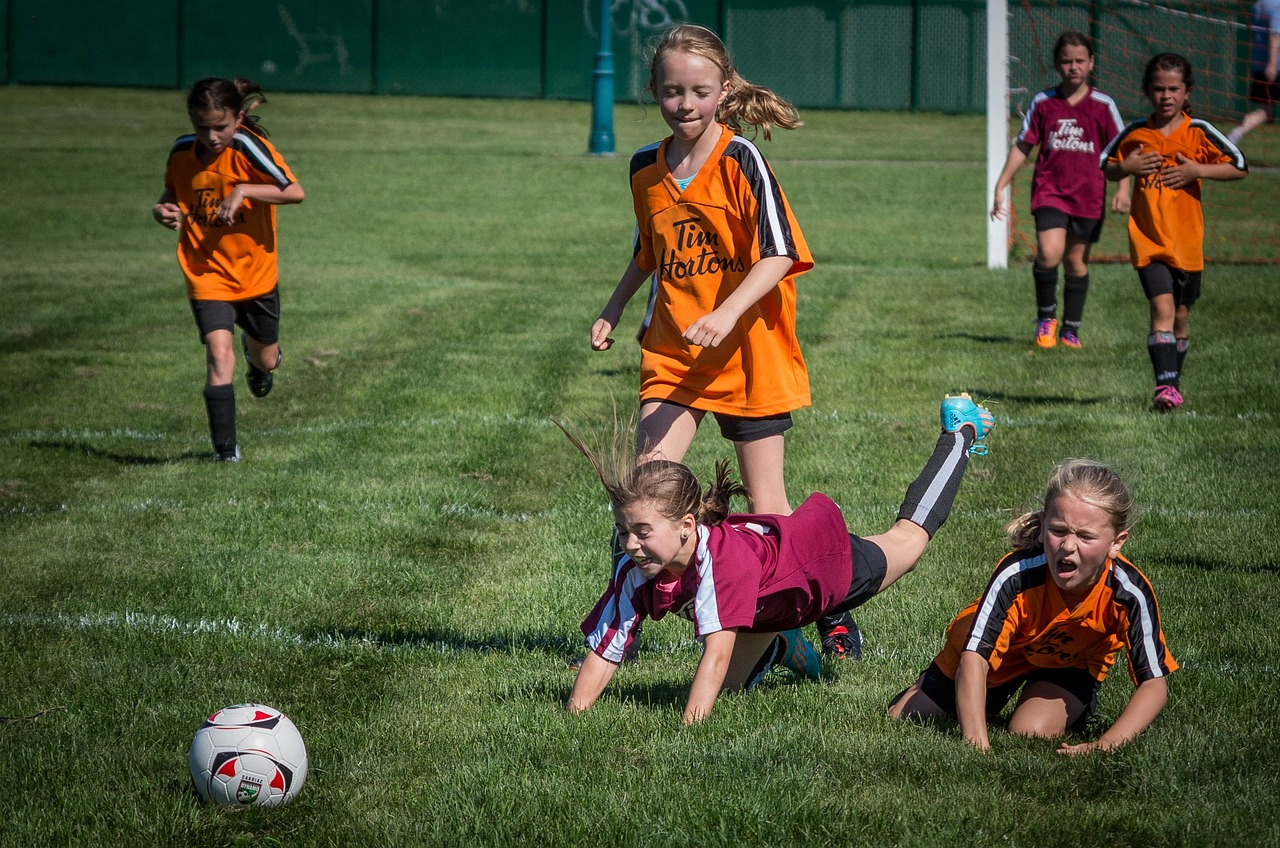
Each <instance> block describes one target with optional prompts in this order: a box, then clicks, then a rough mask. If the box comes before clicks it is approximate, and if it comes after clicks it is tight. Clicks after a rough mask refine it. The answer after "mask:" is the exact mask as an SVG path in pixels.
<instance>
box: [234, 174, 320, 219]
mask: <svg viewBox="0 0 1280 848" xmlns="http://www.w3.org/2000/svg"><path fill="white" fill-rule="evenodd" d="M305 197H306V194H305V193H304V192H303V191H302V184H301V183H289V184H288V185H287V186H285V187H284V188H281V187H280V186H278V185H275V184H268V183H239V184H238V185H236V186H235V187H234V188H232V189H231V191H229V192H227V196H226V197H224V198H222V202H221V203H220V204H218V220H219V221H221V222H223V223H224V224H229V223H231V222H232V221H233V220H235V216H236V212H237V211H238V210H239V209H240V207H241V206H243V205H244V202H245V201H246V200H250V199H252V200H254V201H256V202H258V203H269V204H271V205H272V206H287V205H289V204H291V203H301V202H302V201H303V199H304V198H305Z"/></svg>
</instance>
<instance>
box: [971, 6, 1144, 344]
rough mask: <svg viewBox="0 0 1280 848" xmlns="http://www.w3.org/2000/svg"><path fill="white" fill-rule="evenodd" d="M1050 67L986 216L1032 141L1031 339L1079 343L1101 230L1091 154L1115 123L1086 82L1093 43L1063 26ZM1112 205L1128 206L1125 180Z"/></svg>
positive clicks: (995, 211) (1124, 210) (998, 209)
mask: <svg viewBox="0 0 1280 848" xmlns="http://www.w3.org/2000/svg"><path fill="white" fill-rule="evenodd" d="M1053 62H1054V67H1055V68H1056V69H1057V71H1058V75H1059V76H1061V77H1062V82H1060V83H1059V84H1058V85H1056V86H1054V87H1053V88H1049V89H1046V90H1044V91H1042V92H1040V93H1039V94H1037V95H1036V96H1035V97H1034V98H1033V99H1032V101H1031V106H1030V108H1028V109H1027V114H1026V116H1025V117H1024V118H1023V121H1022V131H1021V132H1019V133H1018V138H1017V141H1016V142H1015V143H1014V145H1013V148H1012V149H1010V151H1009V158H1008V159H1007V160H1006V161H1005V164H1004V170H1003V171H1002V172H1001V174H1000V178H999V179H998V180H997V181H996V190H995V200H994V201H993V202H992V205H991V217H992V218H995V219H999V218H1003V217H1005V216H1006V215H1007V214H1008V213H1009V210H1008V208H1007V207H1006V204H1005V190H1006V189H1007V188H1008V187H1009V183H1010V182H1012V181H1013V175H1014V174H1015V173H1016V172H1017V171H1018V169H1019V168H1021V167H1022V166H1023V165H1024V164H1026V161H1027V157H1028V155H1029V154H1030V153H1031V149H1032V148H1033V147H1035V146H1037V145H1039V147H1040V154H1039V156H1037V157H1036V168H1035V175H1034V176H1033V177H1032V181H1031V214H1032V215H1034V216H1035V221H1036V261H1035V264H1034V265H1032V267H1031V276H1032V279H1033V280H1034V282H1035V290H1036V312H1037V315H1036V332H1035V343H1036V345H1037V346H1039V347H1042V348H1050V347H1053V346H1054V345H1056V344H1057V343H1058V341H1059V339H1061V341H1062V344H1063V346H1065V347H1068V348H1079V347H1080V321H1081V319H1082V318H1083V316H1084V302H1085V298H1086V297H1087V296H1088V293H1089V248H1090V246H1091V245H1092V244H1093V243H1094V242H1096V241H1097V240H1098V236H1099V235H1100V234H1101V232H1102V217H1103V203H1104V201H1105V200H1106V180H1104V179H1102V177H1101V175H1100V174H1099V173H1098V155H1099V154H1100V153H1101V152H1102V149H1103V148H1104V147H1106V146H1107V142H1109V141H1111V139H1113V138H1115V137H1116V136H1117V135H1118V134H1119V133H1120V131H1121V130H1122V129H1124V121H1123V120H1121V118H1120V111H1119V110H1118V109H1117V108H1116V104H1115V101H1113V100H1112V99H1111V98H1110V97H1108V96H1107V95H1105V94H1103V93H1102V92H1100V91H1098V90H1097V89H1095V88H1091V87H1090V86H1089V74H1090V73H1092V72H1093V42H1092V41H1091V40H1090V39H1089V37H1088V36H1087V35H1085V34H1084V33H1082V32H1077V31H1075V30H1068V31H1066V32H1064V33H1063V34H1062V35H1060V36H1058V41H1057V43H1056V44H1054V46H1053ZM1111 211H1113V212H1116V213H1119V214H1121V215H1124V214H1128V212H1129V182H1128V180H1125V181H1124V182H1123V183H1121V184H1120V186H1119V188H1118V189H1117V191H1116V194H1115V197H1113V198H1112V200H1111ZM1062 263H1065V265H1066V269H1065V272H1064V283H1063V301H1064V303H1063V313H1062V328H1061V334H1060V335H1059V334H1058V317H1057V316H1058V301H1057V293H1058V265H1059V264H1062Z"/></svg>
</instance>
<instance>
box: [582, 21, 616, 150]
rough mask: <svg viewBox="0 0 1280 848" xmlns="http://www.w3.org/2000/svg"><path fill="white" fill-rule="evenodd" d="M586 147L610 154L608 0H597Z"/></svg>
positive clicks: (610, 109) (611, 137)
mask: <svg viewBox="0 0 1280 848" xmlns="http://www.w3.org/2000/svg"><path fill="white" fill-rule="evenodd" d="M587 150H588V151H589V152H591V153H592V154H595V155H597V156H612V155H613V154H614V140H613V1H612V0H600V49H599V50H598V51H597V52H596V62H595V68H594V69H593V70H592V73H591V140H590V141H589V142H588V145H587Z"/></svg>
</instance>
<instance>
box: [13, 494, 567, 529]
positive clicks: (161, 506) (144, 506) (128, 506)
mask: <svg viewBox="0 0 1280 848" xmlns="http://www.w3.org/2000/svg"><path fill="white" fill-rule="evenodd" d="M270 503H271V508H272V509H273V510H277V511H279V510H289V511H302V512H314V513H332V514H335V515H360V514H365V513H367V514H370V515H377V516H386V515H387V513H388V512H389V511H406V512H412V513H413V514H414V515H415V516H417V517H424V516H440V517H445V518H479V519H485V520H494V521H506V522H512V523H516V524H526V523H528V522H530V521H533V520H534V519H538V518H549V517H551V516H553V515H555V514H556V510H540V511H538V512H502V511H501V510H496V509H489V508H487V507H478V506H472V505H471V504H464V503H423V502H410V503H406V502H404V501H399V500H395V499H390V500H387V501H376V502H375V501H365V502H363V503H359V504H330V503H329V502H328V501H314V500H313V501H297V500H283V499H280V498H271V501H270ZM225 506H227V507H229V508H231V509H233V510H235V509H249V510H258V509H261V508H262V504H261V503H260V502H253V501H241V500H240V499H239V498H229V499H228V500H227V502H226V504H225ZM209 507H210V505H209V504H203V503H197V504H187V503H186V502H185V501H180V500H168V499H160V498H146V499H144V500H140V501H134V502H132V503H129V502H123V503H122V502H120V501H111V502H108V503H93V504H69V503H61V504H58V505H57V506H48V507H32V506H29V505H25V504H24V505H20V506H15V507H9V508H7V509H0V515H51V514H67V515H73V514H74V515H93V514H97V515H112V514H115V513H120V512H164V513H174V512H186V511H187V510H188V509H194V510H206V509H209Z"/></svg>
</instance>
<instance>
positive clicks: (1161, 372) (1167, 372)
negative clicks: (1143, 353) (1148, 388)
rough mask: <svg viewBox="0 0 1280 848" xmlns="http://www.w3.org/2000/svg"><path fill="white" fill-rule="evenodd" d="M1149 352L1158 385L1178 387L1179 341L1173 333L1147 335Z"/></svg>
mask: <svg viewBox="0 0 1280 848" xmlns="http://www.w3.org/2000/svg"><path fill="white" fill-rule="evenodd" d="M1147 353H1148V354H1149V355H1150V356H1151V370H1152V371H1154V372H1155V375H1156V385H1157V386H1173V387H1174V388H1177V387H1178V376H1179V375H1178V372H1179V368H1178V343H1177V341H1176V340H1175V339H1174V338H1173V333H1152V334H1151V335H1149V336H1147Z"/></svg>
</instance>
